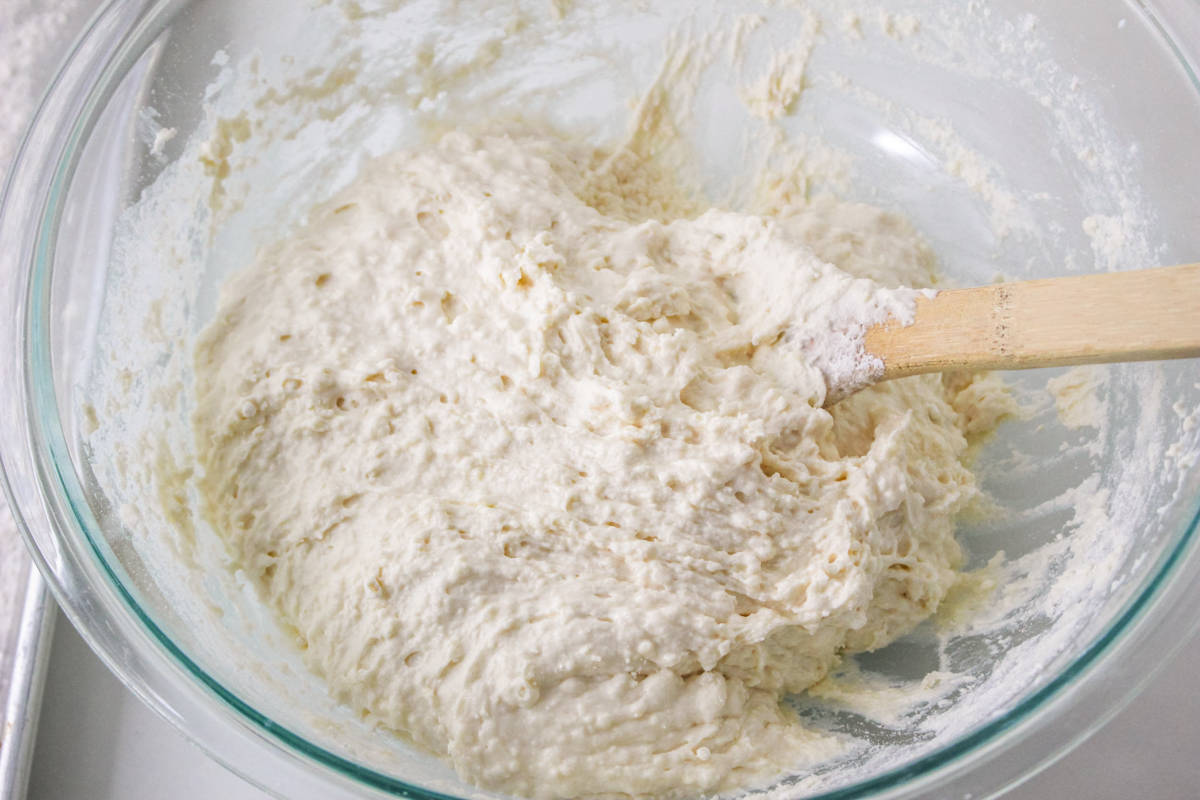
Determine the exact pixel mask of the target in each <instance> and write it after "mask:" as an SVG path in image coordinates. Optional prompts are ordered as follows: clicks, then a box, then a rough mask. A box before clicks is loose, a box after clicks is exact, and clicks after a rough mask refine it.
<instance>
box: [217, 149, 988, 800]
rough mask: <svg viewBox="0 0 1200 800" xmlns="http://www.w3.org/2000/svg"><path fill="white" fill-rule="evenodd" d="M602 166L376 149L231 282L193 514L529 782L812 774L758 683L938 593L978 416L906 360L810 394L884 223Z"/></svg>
mask: <svg viewBox="0 0 1200 800" xmlns="http://www.w3.org/2000/svg"><path fill="white" fill-rule="evenodd" d="M613 163H614V162H613V160H612V159H611V158H605V156H604V154H596V153H592V152H590V151H587V150H583V149H580V148H577V147H575V146H573V145H570V144H568V143H565V142H563V141H559V140H557V139H554V138H539V137H531V136H512V137H510V136H491V137H486V138H472V137H470V136H467V135H464V134H451V135H448V136H446V137H445V138H444V139H442V140H441V141H440V143H438V144H436V146H430V147H428V148H425V149H422V150H417V151H413V152H400V153H397V154H394V155H392V156H390V157H387V158H384V159H382V160H380V161H377V162H375V163H373V164H371V165H369V166H368V167H367V168H366V169H365V170H364V171H363V173H362V174H361V176H360V177H359V178H358V179H357V181H356V182H355V183H353V184H352V185H351V186H349V187H348V188H347V189H345V190H344V191H342V192H341V193H340V194H339V195H338V196H336V197H335V198H334V199H333V200H331V201H330V202H328V203H327V204H325V205H323V206H321V207H319V208H316V209H314V210H313V211H312V212H311V214H310V215H309V218H308V221H307V222H306V224H305V225H303V226H302V227H300V228H299V229H298V230H296V231H295V232H294V233H293V234H292V235H291V236H289V237H287V238H285V239H283V240H282V241H280V242H278V243H277V244H275V245H273V246H272V247H269V248H267V249H265V250H264V251H263V252H262V254H261V255H260V257H259V258H258V260H257V261H255V263H253V264H252V265H250V266H249V267H248V268H246V269H244V270H243V271H241V272H240V273H238V274H236V275H235V276H234V277H233V278H231V279H230V280H229V281H228V283H227V285H226V286H225V289H224V293H223V295H222V300H221V303H220V308H219V311H218V312H217V314H216V316H215V318H214V319H213V321H212V322H211V324H210V325H209V326H208V328H207V329H206V331H205V332H204V334H203V336H202V338H201V342H200V344H199V346H198V349H197V353H196V386H197V394H198V397H197V412H196V416H195V433H196V440H197V445H198V449H199V453H200V463H201V465H202V468H203V477H202V480H201V482H200V485H201V490H202V494H203V496H204V498H205V502H206V505H207V508H208V511H209V514H210V518H211V520H212V523H213V525H214V527H215V529H216V530H217V531H218V532H219V533H220V534H221V535H222V536H223V537H224V538H225V539H226V540H227V542H228V545H229V547H230V548H231V550H232V551H233V552H234V554H235V556H236V557H237V559H238V561H239V564H240V566H241V567H242V568H243V569H244V570H245V571H246V573H247V574H248V575H249V576H251V578H252V579H253V580H254V581H255V582H256V583H257V584H258V585H259V586H260V588H261V590H262V593H263V595H264V597H265V598H266V599H267V600H268V601H269V602H270V603H271V604H272V605H273V606H274V607H275V608H276V609H277V610H278V612H279V614H280V615H281V616H282V618H283V620H285V621H286V623H287V624H288V625H290V626H293V627H294V628H295V629H296V631H297V634H298V637H299V640H300V642H301V646H302V647H303V648H304V649H305V655H306V658H307V659H308V661H309V663H310V664H311V666H312V668H313V669H315V670H316V671H318V672H319V673H320V674H321V675H323V676H324V677H325V678H326V679H327V681H328V683H329V685H330V687H331V690H332V691H333V692H334V693H335V695H336V696H337V697H338V698H340V699H341V700H343V701H344V702H345V703H347V704H349V705H350V706H353V707H354V708H356V709H360V710H362V711H363V712H364V715H365V716H366V717H367V718H368V719H369V720H371V721H373V722H375V723H377V724H379V725H381V726H383V727H386V728H388V729H391V730H393V731H396V732H399V733H400V734H402V735H404V736H405V737H407V738H409V739H411V740H412V741H414V742H415V743H416V744H417V745H419V746H420V747H422V748H425V749H427V750H429V751H432V752H433V753H436V754H438V755H440V756H443V757H445V758H446V759H448V760H449V761H450V762H451V763H452V764H453V766H454V767H455V768H456V769H457V770H458V771H459V773H460V774H461V775H463V776H464V777H465V778H466V779H468V780H470V781H472V782H475V783H477V784H480V785H483V786H486V787H489V788H494V789H500V790H504V791H508V792H513V793H517V794H524V795H534V796H539V797H574V796H585V795H597V794H606V795H612V794H629V795H682V794H694V793H697V792H710V791H717V790H725V789H730V788H734V787H738V786H743V785H748V784H751V783H754V782H756V781H762V780H766V779H769V778H770V777H771V776H773V775H777V774H779V773H780V772H783V771H788V770H803V769H804V768H805V765H811V764H812V763H815V762H816V761H818V760H820V759H822V758H825V757H827V756H829V755H830V754H832V753H833V752H834V750H835V749H836V747H837V743H836V742H834V741H832V740H831V739H829V738H828V737H825V736H823V735H821V734H818V733H817V732H815V731H812V730H809V729H807V728H806V727H805V726H804V725H803V724H802V723H801V722H800V721H799V720H798V719H797V718H796V716H795V715H794V714H793V713H792V712H790V711H789V710H787V708H786V706H783V705H781V703H780V701H781V698H782V697H783V696H784V695H785V694H786V693H789V692H799V691H802V690H803V689H805V688H806V687H808V686H810V685H811V684H813V683H814V682H815V681H817V680H818V679H820V678H821V677H822V676H823V675H824V674H825V673H826V672H827V671H828V670H829V669H830V667H831V666H832V665H834V664H835V663H836V661H837V659H838V657H839V654H840V653H843V652H852V651H862V650H870V649H873V648H878V647H880V646H883V645H885V644H887V643H888V642H890V641H892V640H893V639H894V638H896V637H897V636H899V635H901V634H903V633H905V632H907V631H909V630H910V629H912V627H913V626H914V625H916V624H917V623H918V622H920V621H921V620H922V619H924V618H926V617H927V616H928V615H929V614H930V613H932V611H933V610H934V609H935V608H936V607H937V605H938V603H939V601H940V600H941V599H942V597H943V596H944V595H945V593H946V591H947V589H948V587H949V586H950V585H951V583H952V582H953V581H954V580H955V577H956V567H957V566H958V565H959V563H960V560H961V556H960V551H959V547H958V545H957V544H956V543H955V540H954V524H953V520H954V516H955V514H956V512H958V511H959V510H960V509H961V508H962V507H963V506H964V504H966V503H967V502H968V501H969V500H970V499H971V498H972V497H973V496H974V495H975V493H976V491H977V490H976V489H975V484H974V479H973V477H972V474H971V472H970V471H969V470H968V469H967V467H966V466H964V463H963V461H964V458H965V453H966V451H967V448H968V442H967V437H966V432H967V431H969V430H971V429H972V428H973V427H977V426H978V424H979V420H980V419H981V418H986V417H987V413H988V412H987V408H988V403H987V402H986V393H983V392H981V391H980V389H979V387H978V386H977V385H975V384H972V383H970V382H969V381H966V380H956V381H952V380H949V379H946V380H943V379H942V378H938V377H929V376H924V377H921V378H916V379H908V380H904V381H895V382H891V383H888V384H884V385H881V386H879V387H876V388H874V389H871V390H868V391H866V392H863V393H861V394H859V395H857V396H855V397H853V398H851V399H850V400H847V401H845V402H843V403H841V404H839V405H837V406H835V407H834V408H833V409H832V411H827V410H823V409H822V408H821V404H822V400H823V397H824V391H825V390H824V383H823V381H822V377H821V373H820V371H819V370H818V369H817V368H816V367H815V366H814V363H813V362H814V358H817V359H819V357H821V356H822V352H821V347H823V345H821V344H820V343H821V342H822V341H826V340H829V337H828V336H826V334H828V333H829V332H831V331H832V332H835V333H841V334H845V335H847V336H850V337H851V338H852V337H853V336H854V334H855V331H856V330H861V325H862V324H864V323H866V322H872V321H877V320H880V319H882V318H883V317H885V316H887V315H888V314H892V315H896V316H900V317H903V316H904V315H906V314H908V313H911V308H912V303H913V297H914V292H913V291H912V290H909V289H900V288H897V287H898V285H899V284H901V283H909V284H913V283H927V282H928V281H929V280H930V276H931V264H932V259H931V256H930V254H929V251H928V249H927V248H926V247H925V246H924V245H922V244H921V242H920V240H919V239H918V237H917V236H916V235H915V234H914V233H913V231H912V230H911V228H910V227H909V226H908V225H907V224H905V223H904V222H903V221H901V220H900V219H899V218H897V217H895V216H893V215H890V214H886V213H883V212H881V211H878V210H875V209H872V208H869V207H866V206H861V205H850V204H842V203H836V202H832V201H829V202H824V203H816V204H813V205H809V206H806V207H804V208H798V209H788V210H785V212H784V213H781V214H779V215H775V216H773V217H760V216H753V215H749V214H741V213H733V212H729V211H721V210H710V211H707V212H705V213H703V214H700V215H699V216H694V217H691V218H688V217H680V218H672V215H673V212H672V210H671V207H670V203H669V202H668V201H666V200H663V197H665V196H666V195H665V194H663V190H662V187H661V185H660V183H659V182H658V180H657V179H654V180H652V179H651V177H646V176H653V173H652V171H650V170H648V169H647V170H639V169H632V170H629V171H627V172H626V173H625V174H615V173H614V172H613V170H612V165H613ZM639 176H643V177H642V178H639ZM834 265H836V266H834ZM885 284H886V285H887V287H889V288H885ZM856 325H857V326H858V327H857V328H856V327H855V326H856ZM835 338H836V337H835ZM830 341H832V340H830ZM814 343H815V344H814ZM814 348H815V349H814ZM826 355H827V354H826Z"/></svg>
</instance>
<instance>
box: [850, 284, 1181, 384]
mask: <svg viewBox="0 0 1200 800" xmlns="http://www.w3.org/2000/svg"><path fill="white" fill-rule="evenodd" d="M865 344H866V349H867V351H868V352H870V353H872V354H874V355H876V356H878V357H879V358H880V359H882V360H883V365H884V374H883V378H882V379H883V380H886V379H888V378H901V377H904V376H905V375H918V374H920V373H923V372H940V371H942V370H953V369H966V370H989V369H1029V368H1031V367H1057V366H1066V365H1070V364H1099V363H1105V362H1109V361H1143V360H1154V359H1164V358H1196V357H1200V264H1184V265H1182V266H1178V267H1159V268H1157V269H1146V270H1133V271H1130V272H1112V273H1104V274H1100V275H1083V276H1079V277H1069V278H1051V279H1049V280H1036V281H1022V282H1019V283H999V284H996V285H994V286H981V287H979V288H975V289H950V290H947V291H943V292H938V293H937V295H936V296H935V297H933V298H920V299H919V300H918V301H917V311H916V319H915V321H914V322H913V323H912V324H911V325H907V326H903V325H900V324H898V323H896V322H895V321H889V322H887V323H886V324H883V325H876V326H875V327H873V328H870V329H868V330H867V334H866V340H865Z"/></svg>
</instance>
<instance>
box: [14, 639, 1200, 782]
mask: <svg viewBox="0 0 1200 800" xmlns="http://www.w3.org/2000/svg"><path fill="white" fill-rule="evenodd" d="M1197 663H1200V638H1196V639H1193V640H1192V641H1191V642H1190V643H1189V644H1188V645H1186V646H1185V647H1184V648H1183V650H1182V652H1181V653H1180V654H1179V656H1177V657H1176V658H1174V659H1173V660H1172V661H1171V663H1170V664H1168V665H1167V666H1166V668H1165V669H1164V670H1163V672H1162V674H1160V675H1159V676H1158V678H1157V679H1156V680H1155V681H1154V682H1153V683H1152V684H1151V686H1150V687H1149V688H1147V689H1146V690H1145V691H1144V692H1143V693H1142V694H1141V695H1139V696H1138V698H1137V699H1136V700H1135V701H1134V702H1133V704H1132V705H1131V706H1130V707H1129V708H1127V709H1125V710H1124V711H1123V712H1121V714H1119V715H1118V716H1117V718H1116V719H1115V720H1113V722H1111V723H1110V724H1109V725H1108V726H1107V727H1106V728H1104V729H1103V730H1101V731H1100V732H1099V733H1097V734H1096V735H1095V736H1093V737H1092V738H1091V739H1089V740H1088V741H1087V742H1085V743H1084V744H1083V745H1082V746H1081V747H1080V748H1078V749H1077V750H1075V751H1074V752H1073V753H1071V754H1070V755H1068V756H1067V757H1066V758H1064V759H1063V760H1061V761H1059V762H1058V763H1057V764H1055V765H1054V766H1052V767H1051V768H1050V769H1048V770H1046V771H1045V772H1043V773H1042V774H1041V775H1038V776H1036V777H1034V778H1033V779H1032V780H1030V781H1028V782H1027V783H1026V784H1025V785H1023V786H1021V787H1019V788H1017V789H1015V790H1013V791H1012V792H1010V793H1009V794H1007V795H1005V798H1006V800H1040V799H1041V798H1052V799H1053V800H1070V799H1071V798H1088V799H1089V800H1109V799H1110V798H1111V800H1129V798H1137V800H1177V799H1179V800H1182V799H1183V798H1194V797H1200V674H1198V672H1197V668H1196V664H1197ZM165 797H169V798H172V800H200V798H203V799H204V800H211V798H221V800H264V798H267V797H268V795H267V794H265V793H264V792H262V791H260V790H258V789H256V788H254V787H253V786H251V785H249V784H247V783H245V782H244V781H242V780H241V779H240V778H238V777H237V776H235V775H233V774H232V773H230V772H227V771H226V770H225V769H224V768H222V767H221V766H219V765H218V764H216V763H215V762H213V761H211V760H209V759H208V758H207V757H206V756H205V755H204V754H203V753H202V752H201V751H200V750H199V748H197V747H196V746H194V745H192V744H190V743H189V742H188V741H186V740H185V739H184V738H183V737H182V736H181V735H180V734H179V733H177V732H176V731H175V730H174V729H173V728H172V727H170V726H169V725H168V724H167V723H166V722H164V721H163V720H161V719H160V718H159V717H157V716H156V715H155V714H153V713H152V712H151V711H149V710H148V709H147V708H146V707H144V706H143V705H142V704H141V703H140V702H139V701H138V700H137V699H136V698H134V697H133V695H131V694H130V693H129V692H128V691H126V690H125V688H124V687H123V686H121V684H120V683H118V682H117V680H116V678H114V677H113V676H112V675H111V674H110V673H109V672H108V670H107V669H105V667H104V666H103V665H102V664H101V663H100V661H99V660H98V659H97V658H96V657H95V656H94V655H93V654H92V652H91V651H90V650H88V648H87V646H86V645H85V644H84V643H83V641H82V640H81V639H80V638H79V636H78V635H77V634H76V633H75V631H74V630H72V629H71V626H70V624H69V623H68V622H67V621H66V620H65V619H64V618H61V617H60V619H59V624H58V628H57V630H56V631H55V635H54V649H53V652H52V656H51V662H50V673H49V676H48V679H47V683H46V698H45V705H44V707H43V710H42V721H41V728H40V729H39V732H38V740H37V748H36V750H35V751H34V763H33V776H32V778H31V780H30V785H29V798H30V800H84V799H85V798H86V800H118V799H119V800H143V799H146V800H150V799H151V798H153V799H154V800H158V798H165Z"/></svg>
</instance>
